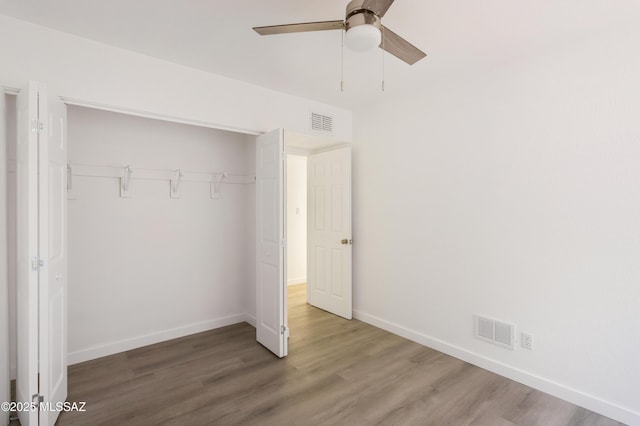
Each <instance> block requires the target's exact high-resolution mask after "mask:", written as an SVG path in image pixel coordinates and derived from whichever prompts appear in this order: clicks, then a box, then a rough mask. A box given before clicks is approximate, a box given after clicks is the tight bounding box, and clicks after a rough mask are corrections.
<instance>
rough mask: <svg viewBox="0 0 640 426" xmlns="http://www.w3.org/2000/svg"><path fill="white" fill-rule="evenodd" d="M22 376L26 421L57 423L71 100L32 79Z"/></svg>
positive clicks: (21, 103) (21, 160)
mask: <svg viewBox="0 0 640 426" xmlns="http://www.w3.org/2000/svg"><path fill="white" fill-rule="evenodd" d="M17 120H18V122H17V137H18V140H17V165H16V166H17V167H16V168H17V170H16V183H17V230H16V237H17V247H16V248H17V253H16V257H17V270H16V275H17V294H16V297H17V306H16V310H17V352H18V353H17V378H16V401H20V402H32V403H35V404H36V405H37V404H38V403H39V402H43V403H45V405H46V407H48V409H43V410H31V411H21V412H20V413H18V414H19V418H20V422H21V424H22V425H23V426H27V425H53V424H55V422H56V420H57V418H58V415H59V412H57V411H56V410H55V409H52V408H53V407H55V406H56V403H59V402H63V401H65V399H66V397H67V358H66V357H67V344H66V342H67V331H66V330H67V329H66V301H67V201H66V191H67V143H66V107H65V105H64V104H63V103H62V102H61V101H60V100H59V99H58V98H56V97H53V96H48V94H47V89H46V86H45V85H44V84H42V83H37V82H30V83H29V87H28V88H25V89H23V90H22V91H20V93H19V94H18V97H17Z"/></svg>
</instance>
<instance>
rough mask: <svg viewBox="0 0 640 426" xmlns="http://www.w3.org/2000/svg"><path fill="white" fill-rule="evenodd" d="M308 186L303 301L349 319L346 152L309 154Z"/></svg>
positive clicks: (348, 153)
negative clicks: (305, 292) (305, 282)
mask: <svg viewBox="0 0 640 426" xmlns="http://www.w3.org/2000/svg"><path fill="white" fill-rule="evenodd" d="M307 185H308V190H307V209H308V223H307V302H309V304H311V305H313V306H316V307H318V308H320V309H323V310H325V311H328V312H331V313H333V314H336V315H339V316H341V317H344V318H347V319H351V317H352V312H351V311H352V309H351V308H352V288H351V287H352V276H351V270H352V267H351V262H352V240H351V238H352V237H351V147H344V148H339V149H335V150H331V151H326V152H321V153H318V154H311V155H309V157H308V160H307Z"/></svg>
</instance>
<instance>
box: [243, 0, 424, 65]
mask: <svg viewBox="0 0 640 426" xmlns="http://www.w3.org/2000/svg"><path fill="white" fill-rule="evenodd" d="M393 2H394V0H353V1H351V2H349V4H348V5H347V12H346V16H345V19H344V21H322V22H305V23H299V24H288V25H272V26H267V27H254V28H253V29H254V30H255V31H256V32H257V33H258V34H260V35H273V34H286V33H298V32H308V31H326V30H344V31H345V40H344V42H345V44H346V45H347V46H348V47H349V48H351V49H353V50H359V51H365V50H369V49H371V48H374V47H376V46H379V47H380V48H381V49H383V50H385V51H387V52H389V53H391V54H392V55H393V56H395V57H397V58H399V59H401V60H403V61H404V62H406V63H408V64H409V65H413V64H415V63H416V62H418V61H419V60H420V59H422V58H424V57H425V56H427V55H426V53H424V52H423V51H421V50H420V49H418V48H417V47H415V46H414V45H413V44H411V43H409V42H408V41H407V40H405V39H403V38H402V37H400V36H399V35H397V34H396V33H394V32H393V31H391V30H390V29H388V28H387V27H385V26H384V25H382V17H383V16H384V15H385V13H387V11H388V10H389V8H390V7H391V5H392V4H393Z"/></svg>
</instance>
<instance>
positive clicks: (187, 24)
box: [0, 0, 640, 108]
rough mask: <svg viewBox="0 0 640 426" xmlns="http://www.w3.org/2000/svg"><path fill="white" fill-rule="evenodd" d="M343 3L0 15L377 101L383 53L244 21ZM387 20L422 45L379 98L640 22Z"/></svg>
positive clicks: (407, 10)
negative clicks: (263, 29) (263, 31)
mask: <svg viewBox="0 0 640 426" xmlns="http://www.w3.org/2000/svg"><path fill="white" fill-rule="evenodd" d="M347 2H348V0H269V1H266V0H188V1H185V0H108V1H105V0H0V13H2V14H5V15H9V16H13V17H16V18H18V19H23V20H26V21H31V22H34V23H37V24H40V25H44V26H47V27H51V28H55V29H58V30H61V31H64V32H68V33H71V34H75V35H79V36H82V37H86V38H89V39H93V40H97V41H100V42H103V43H107V44H111V45H115V46H118V47H121V48H124V49H129V50H133V51H136V52H140V53H144V54H147V55H150V56H154V57H157V58H161V59H165V60H168V61H171V62H175V63H179V64H183V65H187V66H190V67H194V68H198V69H201V70H206V71H210V72H212V73H215V74H220V75H224V76H227V77H231V78H235V79H238V80H243V81H246V82H250V83H253V84H256V85H259V86H263V87H267V88H270V89H273V90H278V91H282V92H286V93H290V94H294V95H298V96H302V97H307V98H311V99H316V100H319V101H322V102H326V103H330V104H334V105H338V106H343V107H347V108H351V107H354V106H357V105H359V104H363V103H368V102H372V101H375V100H377V99H380V98H382V96H383V94H382V93H381V90H380V82H381V75H382V54H381V51H380V50H379V49H375V51H374V52H368V53H354V52H351V51H348V50H346V49H345V61H344V62H345V63H344V69H345V71H344V74H345V91H344V92H340V69H341V66H340V63H341V61H340V44H341V41H340V40H341V32H340V31H331V32H326V31H325V32H317V33H300V34H289V35H278V36H268V37H260V36H258V35H257V34H256V33H255V32H254V31H253V30H252V29H251V27H253V26H261V25H275V24H285V23H293V22H308V21H322V20H335V19H343V18H344V9H345V7H346V4H347ZM383 23H384V24H385V26H387V27H389V28H391V29H392V30H394V31H395V32H396V33H398V34H400V35H401V36H403V37H405V38H406V39H408V40H409V41H410V42H412V43H413V44H415V45H416V46H418V47H419V48H421V49H422V50H424V51H425V52H426V53H427V54H428V56H427V58H426V59H423V60H422V61H420V62H418V63H417V64H416V65H414V66H409V65H406V64H405V63H403V62H401V61H399V60H397V59H396V58H394V57H392V56H388V55H387V56H386V58H385V70H386V72H385V75H386V77H385V80H386V93H385V95H386V96H388V95H393V94H394V93H397V92H402V91H406V90H411V88H412V87H414V86H415V85H419V84H421V81H424V80H425V79H428V80H433V79H437V78H438V77H439V76H441V75H444V74H449V73H452V72H456V70H460V69H466V70H468V69H469V68H473V67H485V66H492V65H495V64H498V65H499V64H500V63H503V62H504V61H508V60H509V58H512V57H516V56H521V55H522V54H534V55H535V54H536V52H541V51H543V50H544V49H546V48H548V47H549V46H553V45H557V44H561V43H564V42H567V41H571V40H575V39H576V38H580V37H590V36H591V35H592V34H596V33H597V32H599V31H607V30H610V29H615V28H616V27H618V26H622V25H633V24H635V25H638V24H639V23H640V1H638V0H535V1H532V0H482V1H479V0H420V1H418V0H396V1H395V3H394V4H393V6H392V7H391V9H390V10H389V12H388V13H387V15H386V16H385V17H384V19H383Z"/></svg>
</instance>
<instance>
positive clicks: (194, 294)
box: [68, 107, 255, 363]
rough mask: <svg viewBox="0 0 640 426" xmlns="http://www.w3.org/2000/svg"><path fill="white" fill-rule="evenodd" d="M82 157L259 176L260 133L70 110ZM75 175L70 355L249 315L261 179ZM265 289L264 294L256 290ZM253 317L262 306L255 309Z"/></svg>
mask: <svg viewBox="0 0 640 426" xmlns="http://www.w3.org/2000/svg"><path fill="white" fill-rule="evenodd" d="M68 129H69V130H68V132H69V136H68V138H69V161H70V162H71V163H72V164H88V165H109V166H124V165H125V164H129V165H130V166H131V167H132V169H133V170H134V172H133V173H134V174H133V176H134V177H135V170H136V169H145V168H146V169H166V170H175V169H182V170H184V171H201V172H222V171H226V172H228V173H230V174H246V175H253V174H255V145H254V138H253V137H250V136H246V135H242V134H238V133H231V132H225V131H220V130H213V129H207V128H202V127H194V126H187V125H182V124H175V123H167V122H163V121H157V120H150V119H144V118H138V117H132V116H127V115H122V114H115V113H110V112H105V111H99V110H94V109H89V108H81V107H69V108H68ZM131 185H132V193H133V196H132V198H120V196H119V183H118V180H117V179H108V178H93V177H78V176H75V177H74V178H73V194H74V195H73V196H74V198H75V199H72V200H69V300H68V305H69V308H68V309H69V312H68V321H69V360H70V363H75V362H79V361H82V360H86V359H91V358H94V357H97V356H102V355H106V354H109V353H115V352H119V351H122V350H124V349H128V348H131V347H137V346H141V345H144V344H148V343H152V342H155V341H161V340H165V339H168V338H173V337H176V336H180V335H185V334H190V333H193V332H197V331H202V330H206V329H210V328H215V327H218V326H222V325H227V324H231V323H235V322H239V321H243V320H245V319H246V314H247V312H248V311H250V310H251V309H252V308H251V307H248V306H246V305H247V300H246V297H245V294H246V293H247V292H248V291H251V290H252V289H253V288H254V286H253V280H254V275H253V274H254V272H253V269H254V268H255V266H254V265H255V259H254V255H253V254H252V251H251V249H250V247H251V246H252V244H253V238H254V236H253V234H252V232H253V231H252V229H253V228H252V226H253V225H252V224H253V222H254V221H255V209H254V207H253V204H252V203H251V198H252V197H253V194H254V189H253V186H254V185H252V184H244V185H241V184H235V185H234V184H223V185H222V189H221V191H222V194H221V198H220V199H211V197H210V186H209V184H207V183H194V182H183V183H182V185H181V191H182V196H181V198H180V199H171V198H170V197H169V183H168V182H164V181H144V180H133V181H132V183H131ZM252 294H254V293H252ZM249 313H250V314H251V315H253V312H249Z"/></svg>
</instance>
